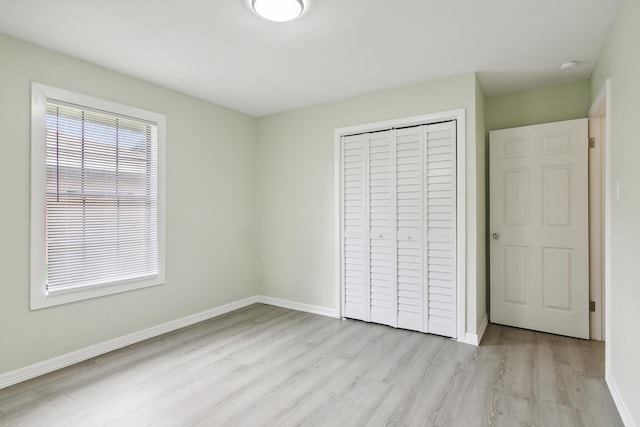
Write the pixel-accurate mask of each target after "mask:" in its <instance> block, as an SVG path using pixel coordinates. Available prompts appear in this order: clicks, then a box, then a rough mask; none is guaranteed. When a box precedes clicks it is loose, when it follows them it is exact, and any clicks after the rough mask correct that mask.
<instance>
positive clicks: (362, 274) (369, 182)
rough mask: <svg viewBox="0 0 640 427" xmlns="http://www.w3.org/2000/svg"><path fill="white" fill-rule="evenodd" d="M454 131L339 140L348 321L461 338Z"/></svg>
mask: <svg viewBox="0 0 640 427" xmlns="http://www.w3.org/2000/svg"><path fill="white" fill-rule="evenodd" d="M455 129H456V124H455V122H446V123H439V124H434V125H423V126H415V127H407V128H403V129H391V130H388V131H380V132H371V133H365V134H361V135H351V136H346V137H343V138H342V156H343V157H342V167H343V169H342V174H343V180H342V192H343V204H344V206H343V213H342V215H343V218H342V221H343V226H344V228H343V233H344V240H343V258H342V263H343V283H344V294H343V304H344V307H343V310H344V311H343V313H344V316H345V317H350V318H355V319H361V320H365V321H371V322H376V323H381V324H387V325H391V326H395V327H400V328H404V329H410V330H416V331H421V332H430V333H435V334H439V335H446V336H455V335H456V331H455V326H456V307H455V302H456V289H455V283H456V277H455V276H456V263H455V254H456V248H455V241H456V230H455V227H456V203H455V201H456V179H455V177H456V153H455V138H456V135H455Z"/></svg>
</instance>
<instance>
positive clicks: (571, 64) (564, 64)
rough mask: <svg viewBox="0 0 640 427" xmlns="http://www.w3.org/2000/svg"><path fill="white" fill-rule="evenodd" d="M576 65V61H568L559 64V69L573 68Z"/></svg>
mask: <svg viewBox="0 0 640 427" xmlns="http://www.w3.org/2000/svg"><path fill="white" fill-rule="evenodd" d="M577 66H578V61H568V62H565V63H563V64H562V65H560V69H561V70H573V69H574V68H576V67H577Z"/></svg>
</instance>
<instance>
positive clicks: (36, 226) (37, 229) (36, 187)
mask: <svg viewBox="0 0 640 427" xmlns="http://www.w3.org/2000/svg"><path fill="white" fill-rule="evenodd" d="M48 100H55V101H60V102H64V103H69V104H75V105H78V106H80V107H86V108H88V109H94V110H100V111H105V112H107V113H113V114H115V115H120V116H127V117H131V118H135V119H139V120H144V121H147V122H151V123H154V124H156V125H157V132H158V135H157V143H158V146H157V156H158V158H157V191H158V200H157V212H158V218H157V227H158V230H157V236H158V275H157V276H154V277H152V278H148V279H143V280H139V281H130V282H122V283H114V284H105V285H104V286H94V287H87V288H80V289H77V290H73V291H69V292H65V293H55V294H47V291H46V283H45V281H46V278H45V274H46V272H45V262H46V257H45V249H46V248H45V245H46V229H45V215H46V206H45V201H46V144H45V137H46V128H45V126H46V124H45V123H46V105H47V101H48ZM165 143H166V117H165V116H164V115H162V114H159V113H154V112H151V111H146V110H142V109H139V108H136V107H131V106H127V105H123V104H119V103H116V102H111V101H107V100H104V99H100V98H95V97H92V96H88V95H83V94H80V93H76V92H71V91H68V90H64V89H59V88H55V87H52V86H47V85H44V84H41V83H36V82H32V83H31V280H30V281H31V309H32V310H35V309H39V308H45V307H50V306H55V305H60V304H66V303H70V302H74V301H81V300H86V299H90V298H96V297H100V296H105V295H111V294H115V293H120V292H126V291H131V290H134V289H140V288H146V287H150V286H157V285H161V284H164V281H165V232H164V230H165Z"/></svg>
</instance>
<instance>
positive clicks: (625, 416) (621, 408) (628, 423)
mask: <svg viewBox="0 0 640 427" xmlns="http://www.w3.org/2000/svg"><path fill="white" fill-rule="evenodd" d="M605 381H606V382H607V386H609V392H611V397H613V401H614V403H615V404H616V408H618V413H620V418H622V422H623V423H624V425H625V427H639V426H638V425H637V424H636V423H634V422H633V419H631V415H630V414H629V410H628V409H627V406H626V405H625V403H624V400H623V399H622V396H621V395H620V392H619V391H618V387H617V386H616V383H615V381H614V380H613V378H612V377H611V375H610V374H607V375H606V376H605Z"/></svg>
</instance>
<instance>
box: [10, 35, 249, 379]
mask: <svg viewBox="0 0 640 427" xmlns="http://www.w3.org/2000/svg"><path fill="white" fill-rule="evenodd" d="M0 58H1V59H0V61H1V62H2V65H1V66H0V130H1V131H2V137H1V139H0V149H1V150H2V151H1V154H0V200H2V209H1V210H0V325H2V326H0V343H1V344H0V348H1V350H0V374H2V373H5V372H8V371H12V370H14V369H17V368H20V367H24V366H27V365H30V364H33V363H35V362H39V361H43V360H46V359H49V358H52V357H54V356H58V355H61V354H64V353H68V352H71V351H74V350H78V349H81V348H84V347H87V346H90V345H93V344H96V343H100V342H103V341H106V340H109V339H112V338H116V337H120V336H123V335H126V334H129V333H132V332H135V331H139V330H142V329H145V328H148V327H151V326H155V325H158V324H161V323H164V322H167V321H170V320H173V319H177V318H181V317H184V316H187V315H190V314H194V313H197V312H200V311H204V310H207V309H210V308H213V307H216V306H220V305H223V304H225V303H228V302H231V301H236V300H239V299H242V298H245V297H249V296H252V295H255V294H256V291H257V288H256V286H255V283H256V281H255V276H256V275H255V253H254V252H253V250H252V249H251V248H253V247H255V230H254V223H255V221H254V219H255V218H254V213H255V202H256V199H255V160H256V159H255V141H256V126H257V123H256V119H255V118H253V117H250V116H247V115H244V114H240V113H237V112H234V111H230V110H227V109H224V108H221V107H217V106H215V105H212V104H210V103H207V102H203V101H200V100H197V99H195V98H191V97H188V96H185V95H181V94H178V93H176V92H172V91H170V90H167V89H163V88H160V87H157V86H154V85H151V84H148V83H145V82H142V81H139V80H136V79H133V78H130V77H126V76H123V75H121V74H118V73H115V72H111V71H108V70H106V69H104V68H100V67H97V66H93V65H90V64H87V63H85V62H82V61H78V60H75V59H72V58H69V57H67V56H63V55H59V54H56V53H53V52H51V51H48V50H44V49H40V48H37V47H34V46H33V45H29V44H26V43H23V42H20V41H17V40H15V39H11V38H8V37H5V36H2V35H0ZM31 81H37V82H40V83H44V84H47V85H51V86H56V87H60V88H63V89H68V90H72V91H77V92H81V93H84V94H87V95H92V96H97V97H101V98H105V99H108V100H113V101H116V102H120V103H124V104H129V105H132V106H135V107H140V108H144V109H148V110H152V111H156V112H159V113H162V114H165V115H166V117H167V193H166V200H167V211H166V217H167V221H166V223H167V226H166V239H167V240H166V244H167V264H166V285H164V286H159V287H153V288H147V289H143V290H138V291H132V292H128V293H124V294H118V295H113V296H108V297H103V298H98V299H93V300H88V301H83V302H77V303H72V304H66V305H62V306H57V307H52V308H46V309H41V310H37V311H30V310H29V188H30V187H29V186H30V175H29V153H30V151H29V145H30V139H29V138H30V136H29V129H30V113H29V111H30V110H29V109H30V100H31V95H30V85H31Z"/></svg>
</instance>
